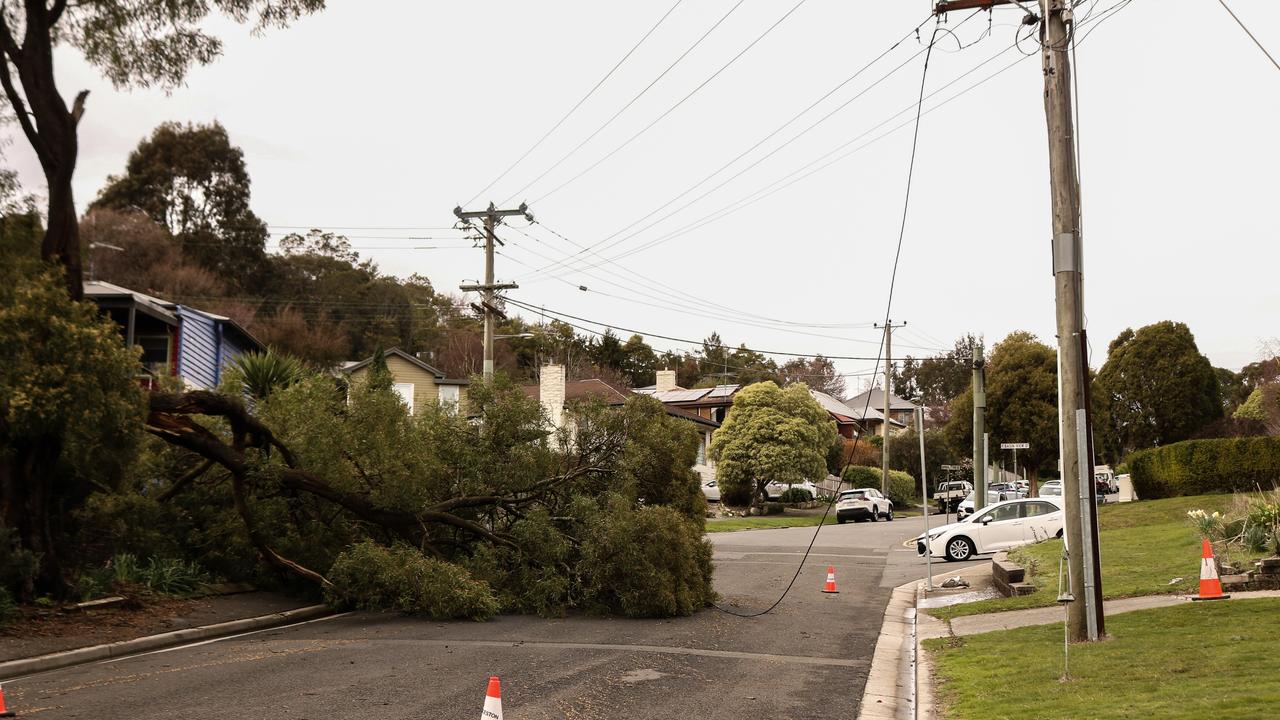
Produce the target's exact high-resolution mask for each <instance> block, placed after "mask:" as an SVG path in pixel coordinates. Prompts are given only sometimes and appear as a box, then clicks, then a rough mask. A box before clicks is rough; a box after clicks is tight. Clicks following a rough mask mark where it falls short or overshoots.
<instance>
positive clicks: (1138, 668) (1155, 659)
mask: <svg viewBox="0 0 1280 720" xmlns="http://www.w3.org/2000/svg"><path fill="white" fill-rule="evenodd" d="M1107 631H1108V633H1109V634H1110V637H1109V638H1108V639H1107V640H1105V641H1103V642H1099V643H1093V644H1082V645H1072V646H1071V677H1072V679H1071V680H1069V681H1067V682H1065V683H1064V682H1060V681H1059V678H1060V677H1061V675H1062V626H1061V625H1041V626H1037V627H1027V628H1019V629H1017V630H1006V631H1002V632H993V633H985V634H982V635H971V636H967V637H962V638H939V639H936V640H927V641H925V647H926V648H928V649H929V650H930V651H933V653H934V661H935V670H936V677H937V680H938V684H937V695H938V699H939V701H940V704H941V705H942V707H943V708H944V711H943V715H942V716H943V717H944V718H946V719H947V720H998V719H999V718H1011V719H1012V718H1017V719H1018V720H1024V719H1026V718H1036V720H1043V719H1047V718H1072V719H1073V720H1074V719H1076V718H1096V719H1097V720H1111V719H1113V718H1114V719H1120V718H1142V719H1143V720H1146V719H1150V718H1160V720H1179V719H1182V718H1186V719H1187V720H1202V719H1203V718H1266V717H1276V714H1277V711H1276V707H1277V704H1278V703H1280V673H1278V672H1276V670H1277V667H1278V666H1277V663H1276V660H1275V638H1276V637H1277V636H1278V635H1280V599H1275V598H1265V599H1257V600H1227V601H1223V602H1216V603H1203V604H1201V603H1194V604H1193V603H1188V604H1186V605H1176V606H1173V607H1168V608H1157V609H1154V610H1141V611H1138V612H1131V613H1124V614H1121V615H1115V616H1112V617H1109V618H1107Z"/></svg>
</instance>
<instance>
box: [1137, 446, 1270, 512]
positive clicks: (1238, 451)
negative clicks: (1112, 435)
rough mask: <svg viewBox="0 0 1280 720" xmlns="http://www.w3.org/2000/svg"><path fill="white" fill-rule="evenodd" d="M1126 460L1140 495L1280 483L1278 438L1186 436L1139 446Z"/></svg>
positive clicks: (1246, 489)
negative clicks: (1145, 447) (1176, 440)
mask: <svg viewBox="0 0 1280 720" xmlns="http://www.w3.org/2000/svg"><path fill="white" fill-rule="evenodd" d="M1126 462H1127V463H1128V465H1129V472H1130V475H1131V476H1132V478H1133V485H1134V489H1135V490H1136V491H1137V493H1138V497H1141V498H1143V499H1144V500H1146V499H1154V498H1167V497H1177V496H1181V495H1202V494H1205V493H1215V492H1236V491H1241V492H1250V491H1253V490H1256V489H1257V488H1259V487H1261V488H1263V489H1271V488H1273V487H1275V486H1276V485H1277V484H1280V438H1271V437H1248V438H1225V439H1215V440H1186V441H1183V442H1180V443H1174V444H1172V445H1165V446H1164V447H1158V448H1152V449H1150V450H1140V451H1138V452H1136V453H1134V454H1133V455H1130V456H1129V459H1128V460H1127V461H1126Z"/></svg>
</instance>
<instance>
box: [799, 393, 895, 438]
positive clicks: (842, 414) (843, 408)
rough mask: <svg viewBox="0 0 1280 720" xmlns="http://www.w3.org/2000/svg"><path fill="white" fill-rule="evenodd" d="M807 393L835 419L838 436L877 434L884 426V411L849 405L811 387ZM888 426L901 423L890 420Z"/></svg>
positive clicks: (853, 436)
mask: <svg viewBox="0 0 1280 720" xmlns="http://www.w3.org/2000/svg"><path fill="white" fill-rule="evenodd" d="M809 394H810V395H812V396H813V399H814V400H817V401H818V404H819V405H821V406H822V409H823V410H826V411H827V414H829V415H831V419H832V420H835V421H836V432H838V433H839V434H840V437H843V438H847V439H849V440H852V439H854V438H855V437H858V436H859V435H861V434H863V433H864V432H865V433H870V434H872V435H878V434H879V431H880V429H881V428H882V427H883V426H884V413H882V412H880V411H879V410H876V409H875V408H864V407H862V406H858V407H850V406H849V405H848V404H847V403H843V402H840V401H839V400H837V399H835V398H834V397H832V396H830V395H828V394H826V393H824V392H821V391H818V390H814V389H813V388H809ZM890 426H891V427H896V428H901V427H902V423H899V422H897V421H890Z"/></svg>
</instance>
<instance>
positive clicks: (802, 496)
mask: <svg viewBox="0 0 1280 720" xmlns="http://www.w3.org/2000/svg"><path fill="white" fill-rule="evenodd" d="M812 499H813V493H811V492H809V491H808V490H806V489H804V488H798V487H792V488H787V489H786V490H783V491H782V495H781V496H779V497H778V501H779V502H782V503H803V502H809V501H810V500H812Z"/></svg>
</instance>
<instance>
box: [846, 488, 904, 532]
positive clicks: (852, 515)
mask: <svg viewBox="0 0 1280 720" xmlns="http://www.w3.org/2000/svg"><path fill="white" fill-rule="evenodd" d="M880 518H884V519H885V520H889V521H892V520H893V501H892V500H890V499H889V498H887V497H885V496H884V495H881V494H880V491H879V490H877V489H875V488H858V489H856V490H845V491H844V492H842V493H840V497H839V498H837V499H836V522H838V523H840V524H841V525H843V524H845V523H846V522H848V521H849V520H859V521H861V520H870V521H871V522H875V521H876V520H879V519H880Z"/></svg>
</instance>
